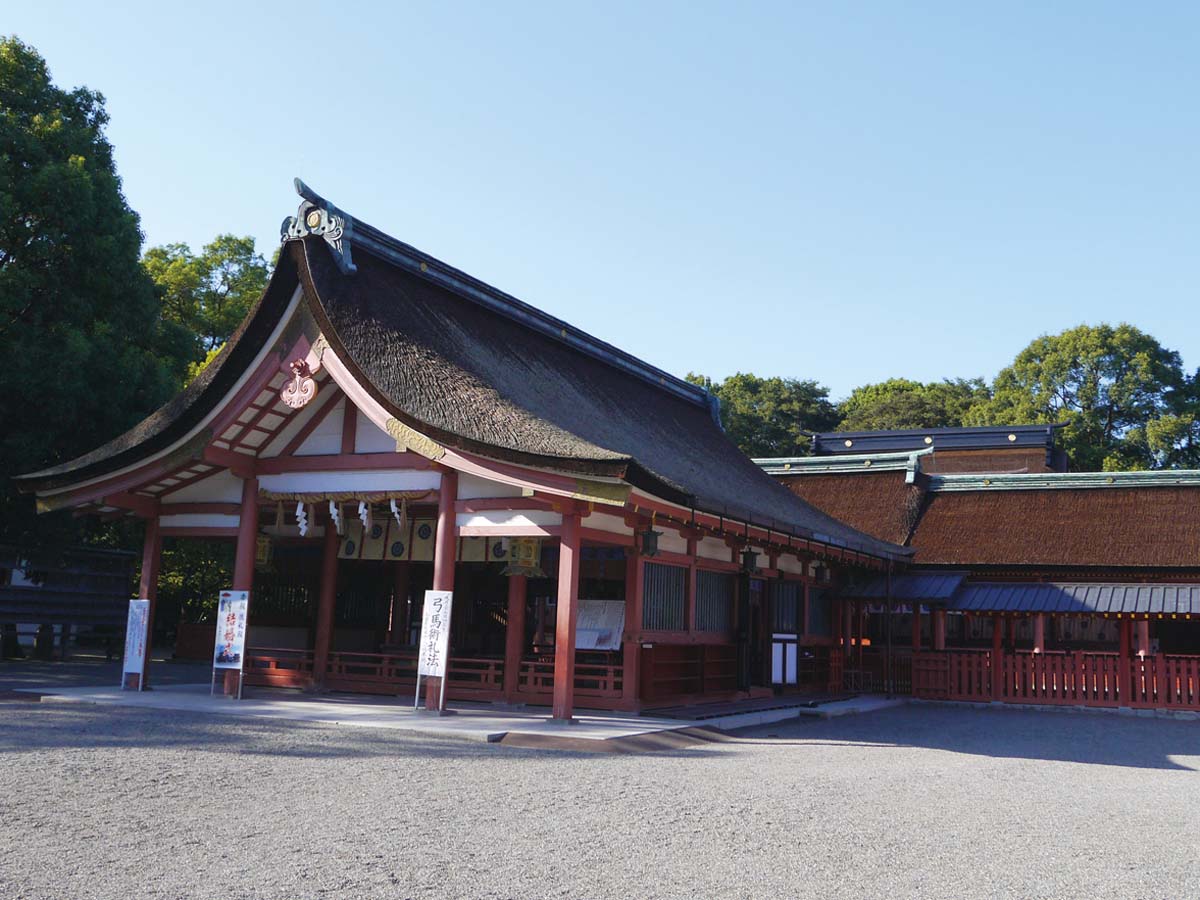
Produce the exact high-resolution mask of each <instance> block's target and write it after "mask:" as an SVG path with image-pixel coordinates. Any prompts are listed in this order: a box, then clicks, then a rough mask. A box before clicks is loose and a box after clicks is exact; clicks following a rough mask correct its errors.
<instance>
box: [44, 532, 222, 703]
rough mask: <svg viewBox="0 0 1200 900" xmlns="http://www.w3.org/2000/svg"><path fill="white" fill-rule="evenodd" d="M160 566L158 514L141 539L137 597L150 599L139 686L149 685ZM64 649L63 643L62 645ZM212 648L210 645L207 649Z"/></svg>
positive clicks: (145, 687) (145, 686) (160, 547)
mask: <svg viewBox="0 0 1200 900" xmlns="http://www.w3.org/2000/svg"><path fill="white" fill-rule="evenodd" d="M161 568H162V529H161V524H160V522H159V519H158V516H155V517H154V518H152V519H147V520H146V535H145V538H144V539H143V541H142V577H141V580H140V581H139V582H138V597H140V598H141V599H143V600H149V601H150V608H149V609H148V610H147V613H146V655H145V656H144V657H143V658H142V675H141V683H140V687H141V689H142V690H146V689H147V688H148V687H150V657H151V655H152V654H151V650H152V649H153V647H154V611H155V607H157V606H158V573H159V570H160V569H161ZM64 649H65V645H64ZM211 649H212V648H211V647H210V648H209V650H211Z"/></svg>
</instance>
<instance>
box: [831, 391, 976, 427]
mask: <svg viewBox="0 0 1200 900" xmlns="http://www.w3.org/2000/svg"><path fill="white" fill-rule="evenodd" d="M990 397H991V392H990V391H989V390H988V386H987V384H986V383H985V382H984V380H983V379H982V378H954V379H951V378H947V379H945V380H944V381H931V382H929V383H927V384H926V383H923V382H920V381H912V380H910V379H908V378H889V379H888V380H887V381H881V382H878V383H876V384H865V385H863V386H862V387H857V388H855V389H854V390H853V391H852V392H851V393H850V396H849V397H847V398H846V399H845V400H843V401H842V402H841V403H839V404H838V413H839V414H840V415H841V417H842V420H841V423H840V424H839V425H838V429H839V430H841V431H880V430H885V429H890V428H950V427H955V426H959V425H962V424H963V420H964V418H965V417H966V414H967V411H968V410H969V409H970V408H971V407H972V406H974V405H975V404H977V403H980V402H983V401H986V400H988V399H989V398H990Z"/></svg>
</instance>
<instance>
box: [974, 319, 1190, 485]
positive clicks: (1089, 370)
mask: <svg viewBox="0 0 1200 900" xmlns="http://www.w3.org/2000/svg"><path fill="white" fill-rule="evenodd" d="M1190 393H1191V389H1190V387H1189V382H1188V379H1187V377H1186V375H1185V374H1184V371H1183V365H1182V362H1181V360H1180V358H1179V354H1178V353H1176V352H1175V351H1173V350H1168V349H1166V348H1165V347H1163V346H1162V345H1161V344H1160V343H1159V342H1158V341H1157V340H1155V339H1154V338H1153V337H1151V336H1150V335H1148V334H1146V333H1145V332H1143V331H1140V330H1139V329H1137V328H1135V327H1133V326H1132V325H1126V324H1121V325H1117V326H1112V325H1096V326H1092V325H1080V326H1078V327H1076V328H1071V329H1068V330H1066V331H1063V332H1062V333H1060V334H1056V335H1042V336H1041V337H1039V338H1037V339H1036V340H1034V341H1033V342H1032V343H1030V344H1029V346H1028V347H1026V348H1025V349H1024V350H1022V351H1021V352H1020V353H1018V354H1017V358H1016V359H1015V360H1014V361H1013V363H1012V365H1010V366H1008V367H1006V368H1004V369H1002V370H1001V371H1000V373H999V374H998V375H997V376H996V379H995V381H994V382H993V385H992V398H991V399H990V400H989V401H987V402H985V403H981V404H978V405H977V406H975V407H974V408H973V409H972V410H971V411H970V413H969V414H968V417H967V418H968V421H969V423H970V424H975V425H1020V424H1030V423H1049V422H1066V423H1067V428H1066V429H1065V432H1064V435H1063V445H1064V448H1065V449H1066V451H1067V454H1068V456H1069V457H1070V459H1071V466H1072V468H1074V469H1076V470H1080V471H1097V470H1109V469H1112V470H1115V469H1140V468H1149V467H1152V466H1155V465H1163V464H1170V463H1171V462H1172V461H1174V460H1173V457H1177V456H1180V457H1181V456H1182V455H1183V454H1184V450H1185V448H1186V447H1187V446H1189V445H1191V444H1192V443H1193V436H1192V434H1191V432H1192V431H1193V430H1194V428H1195V422H1194V412H1188V411H1186V406H1187V404H1186V399H1187V397H1188V396H1189V394H1190ZM1193 410H1194V406H1193Z"/></svg>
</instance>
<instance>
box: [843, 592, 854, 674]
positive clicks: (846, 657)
mask: <svg viewBox="0 0 1200 900" xmlns="http://www.w3.org/2000/svg"><path fill="white" fill-rule="evenodd" d="M841 603H842V662H843V663H844V664H845V665H846V666H850V665H851V663H852V662H853V660H852V659H851V658H850V651H851V648H852V647H853V646H854V604H853V603H851V602H850V601H849V600H843V601H841Z"/></svg>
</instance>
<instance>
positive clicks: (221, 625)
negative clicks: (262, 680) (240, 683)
mask: <svg viewBox="0 0 1200 900" xmlns="http://www.w3.org/2000/svg"><path fill="white" fill-rule="evenodd" d="M249 611H250V592H249V591H221V596H220V601H219V602H218V604H217V645H216V647H215V648H214V650H213V668H214V669H240V668H242V661H243V657H244V656H245V655H246V617H247V615H248V614H249Z"/></svg>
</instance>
